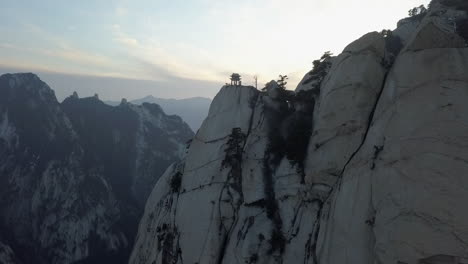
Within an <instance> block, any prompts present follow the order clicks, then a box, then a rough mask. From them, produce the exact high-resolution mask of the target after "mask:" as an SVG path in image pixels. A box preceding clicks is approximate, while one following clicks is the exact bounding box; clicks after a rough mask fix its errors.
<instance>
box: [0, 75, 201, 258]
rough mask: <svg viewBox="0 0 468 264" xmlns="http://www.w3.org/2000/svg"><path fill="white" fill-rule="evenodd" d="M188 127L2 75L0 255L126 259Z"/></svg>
mask: <svg viewBox="0 0 468 264" xmlns="http://www.w3.org/2000/svg"><path fill="white" fill-rule="evenodd" d="M192 137H193V132H192V131H191V129H190V128H189V127H188V125H187V124H186V123H185V122H183V121H182V119H181V118H180V117H178V116H175V115H171V116H169V115H166V114H165V113H164V112H163V111H162V109H161V108H160V107H159V106H158V105H155V104H149V103H144V104H142V105H133V104H129V103H124V102H123V103H121V104H120V105H119V106H115V107H113V106H109V105H106V104H104V103H103V102H102V101H100V100H99V98H98V97H97V96H95V97H88V98H79V97H78V95H77V94H74V95H72V96H70V97H68V98H66V99H65V100H64V101H63V102H62V103H59V102H58V101H57V99H56V97H55V93H54V91H53V90H52V89H51V88H50V87H49V86H48V85H47V84H46V83H44V82H42V81H41V80H40V79H39V78H38V77H37V76H36V75H34V74H31V73H26V74H5V75H2V76H0V263H9V264H12V263H22V264H32V263H34V264H68V263H80V264H92V263H127V260H128V255H129V253H130V249H131V247H132V245H133V240H134V238H135V235H136V230H137V224H138V220H139V218H140V216H141V214H142V212H143V207H144V204H145V201H146V198H147V197H148V195H149V193H150V191H151V189H152V186H153V185H154V184H155V182H156V181H157V180H158V178H159V176H160V175H161V174H162V172H163V171H164V170H165V169H166V167H167V166H168V165H169V164H171V163H172V162H174V161H177V160H179V159H180V158H181V157H182V156H183V155H184V153H185V148H186V142H187V140H189V139H191V138H192Z"/></svg>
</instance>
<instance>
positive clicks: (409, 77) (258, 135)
mask: <svg viewBox="0 0 468 264" xmlns="http://www.w3.org/2000/svg"><path fill="white" fill-rule="evenodd" d="M464 3H465V2H464V1H448V0H441V1H438V2H433V4H432V5H431V8H430V9H429V11H427V12H428V13H425V14H422V15H421V16H419V17H417V18H411V19H408V20H407V21H404V22H400V24H399V28H397V29H396V30H394V31H384V32H382V33H377V32H373V33H369V34H366V35H365V36H363V37H362V38H360V39H359V40H357V41H355V42H353V43H351V44H350V45H349V46H347V47H346V48H345V49H344V51H343V52H342V53H341V54H339V55H338V56H335V57H332V56H324V57H323V58H321V59H319V60H317V61H316V63H314V66H315V67H314V69H312V70H311V72H309V73H308V74H306V76H305V77H304V79H303V80H302V81H301V83H300V84H299V85H298V88H297V89H296V93H294V94H289V93H282V92H280V90H278V89H273V90H275V92H274V93H269V92H259V91H257V90H255V89H252V88H249V87H242V86H239V87H236V86H225V87H223V88H222V89H221V90H220V92H219V93H218V95H217V96H216V97H215V99H214V100H213V103H212V106H211V108H210V113H209V116H208V117H207V119H206V120H205V121H204V123H203V125H202V127H201V128H200V130H199V132H198V133H197V134H196V136H195V138H194V140H193V141H192V143H191V144H190V148H189V152H188V155H187V157H186V158H185V159H184V160H183V161H182V162H180V163H177V164H174V165H173V166H171V167H169V168H168V170H167V171H166V172H165V174H164V176H162V178H161V179H160V181H159V182H158V183H157V184H156V187H155V188H154V189H153V191H152V193H151V195H150V198H149V199H148V202H147V204H146V207H145V214H144V216H143V218H142V220H141V222H140V227H139V232H138V236H137V239H136V243H135V246H134V249H133V252H132V255H131V259H130V263H132V264H133V263H134V264H137V263H187V262H190V263H238V262H242V263H310V264H322V263H323V264H325V263H349V264H354V263H369V264H370V263H408V264H410V263H411V264H412V263H414V264H419V263H431V264H433V263H447V264H448V263H465V262H467V261H468V251H467V243H466V242H465V241H468V232H467V231H466V230H467V229H466V228H465V227H466V223H467V222H468V215H467V214H466V213H464V210H463V207H464V206H465V201H466V200H467V199H468V191H467V190H466V188H463V187H461V186H465V185H467V184H468V179H467V178H466V177H465V175H466V173H464V171H466V170H468V166H467V165H466V163H465V162H463V159H465V156H467V155H468V152H467V149H466V147H465V146H464V144H463V142H464V141H465V140H464V137H465V136H464V135H466V133H468V132H467V131H465V130H466V127H465V126H464V125H463V123H464V118H463V117H464V116H465V114H464V113H465V112H467V111H468V110H467V109H465V108H466V103H464V102H465V101H466V100H468V98H466V97H467V96H466V93H465V92H464V89H465V88H466V85H467V83H468V79H467V75H466V72H467V70H468V69H467V67H468V66H467V65H468V63H467V60H468V53H467V51H466V48H465V46H464V45H463V43H462V42H463V41H462V40H464V36H463V31H460V30H458V29H459V28H460V26H461V25H463V23H464V11H463V12H459V11H460V10H459V9H460V8H461V7H462V6H464ZM442 9H443V10H442ZM442 11H444V12H442ZM455 14H459V16H458V15H456V16H455ZM452 18H453V19H452ZM450 21H452V22H453V21H455V23H456V25H457V27H456V28H454V27H453V23H452V22H450ZM450 23H452V24H450ZM450 25H451V27H450ZM454 183H456V184H454Z"/></svg>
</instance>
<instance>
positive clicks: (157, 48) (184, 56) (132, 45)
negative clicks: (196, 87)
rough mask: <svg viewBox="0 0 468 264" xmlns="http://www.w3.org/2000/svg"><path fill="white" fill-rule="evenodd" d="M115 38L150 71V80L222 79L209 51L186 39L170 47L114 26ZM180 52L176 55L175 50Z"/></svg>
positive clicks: (132, 56) (129, 54)
mask: <svg viewBox="0 0 468 264" xmlns="http://www.w3.org/2000/svg"><path fill="white" fill-rule="evenodd" d="M112 29H113V34H114V41H116V42H117V43H119V44H120V45H121V47H122V48H123V49H124V50H125V52H126V53H127V54H128V56H129V57H130V58H131V59H132V60H134V61H135V62H137V63H138V64H140V65H144V67H143V68H142V69H143V70H144V71H146V72H147V73H148V77H149V78H150V79H157V80H161V79H165V78H171V77H176V78H186V79H194V80H208V81H216V80H219V79H220V76H219V75H218V74H217V73H218V72H219V71H218V69H216V66H215V65H216V64H215V63H213V62H210V59H209V57H210V54H209V52H207V51H205V50H203V49H198V48H196V47H194V46H192V45H189V44H187V43H183V42H176V43H172V44H171V46H172V47H171V50H169V49H168V48H167V47H165V46H164V45H163V44H162V43H161V42H160V41H158V40H157V39H155V38H151V37H147V38H144V39H137V38H135V37H133V36H130V35H129V34H128V33H126V32H124V31H123V30H122V28H121V26H120V25H113V27H112ZM174 51H175V52H176V53H177V54H175V52H174Z"/></svg>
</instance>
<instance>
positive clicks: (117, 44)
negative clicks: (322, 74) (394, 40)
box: [0, 0, 429, 100]
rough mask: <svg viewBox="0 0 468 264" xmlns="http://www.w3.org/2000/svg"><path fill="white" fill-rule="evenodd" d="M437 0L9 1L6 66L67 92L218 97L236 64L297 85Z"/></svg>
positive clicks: (2, 52)
mask: <svg viewBox="0 0 468 264" xmlns="http://www.w3.org/2000/svg"><path fill="white" fill-rule="evenodd" d="M428 2H429V0H392V1H388V0H287V1H286V0H80V1H66V0H1V8H0V36H1V37H0V73H5V72H13V71H18V72H19V71H23V72H24V71H28V72H35V73H38V74H39V76H40V77H41V78H42V79H43V80H44V81H46V82H47V83H48V84H49V85H50V86H51V87H52V88H53V89H54V90H55V91H56V94H57V97H58V98H59V99H63V98H64V97H65V96H67V95H69V94H71V92H72V91H73V90H77V91H78V93H79V94H80V95H81V96H89V95H92V94H94V93H95V92H98V93H99V95H100V97H101V99H103V98H104V99H109V100H119V99H120V98H122V97H125V98H128V99H136V98H141V97H143V96H145V95H148V94H152V95H154V96H156V97H162V98H187V97H194V96H202V97H210V98H212V97H214V95H215V94H216V93H217V91H218V90H219V88H220V87H221V85H223V84H224V83H226V82H228V77H229V75H230V73H232V72H238V73H240V74H241V75H242V76H243V83H244V84H253V82H254V81H253V76H254V75H257V76H258V80H259V85H263V84H264V83H266V82H268V81H269V80H272V79H277V77H278V75H279V74H283V75H284V74H287V75H288V76H289V78H290V80H289V85H288V88H289V89H294V88H295V85H297V83H298V82H299V81H300V79H302V77H303V75H304V74H305V73H307V72H308V71H309V70H310V69H311V67H312V61H313V60H315V59H317V58H319V57H320V56H321V55H322V54H323V53H324V52H325V51H332V52H333V53H334V54H339V53H340V52H341V51H342V50H343V48H344V47H345V46H346V45H347V44H349V43H351V42H352V41H354V40H355V39H357V38H359V37H360V36H362V35H364V34H366V33H368V32H370V31H381V30H382V29H394V28H395V27H396V23H397V22H398V20H399V19H401V18H404V17H406V16H407V14H408V10H409V9H410V8H412V7H415V6H419V5H420V4H426V5H427V4H428Z"/></svg>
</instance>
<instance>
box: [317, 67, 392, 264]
mask: <svg viewBox="0 0 468 264" xmlns="http://www.w3.org/2000/svg"><path fill="white" fill-rule="evenodd" d="M390 70H391V69H388V70H387V71H386V72H385V75H384V77H383V81H382V85H381V87H380V89H379V92H378V94H377V97H376V100H375V102H374V105H373V107H372V110H371V112H370V114H369V118H368V121H367V127H366V130H365V132H364V135H363V137H362V140H361V143H360V144H359V146H358V147H357V148H356V150H355V151H354V152H353V153H352V154H351V156H350V157H349V159H348V160H347V161H346V163H345V165H344V166H343V168H342V169H341V172H340V174H339V175H338V180H337V182H336V183H335V184H334V186H333V188H331V190H330V191H329V192H328V195H327V197H326V198H325V199H324V202H321V203H320V204H319V210H318V212H317V219H316V220H315V221H316V222H315V224H314V231H313V232H314V242H313V244H312V257H313V259H314V264H318V263H319V262H318V255H317V243H318V237H319V234H320V219H321V218H322V211H323V206H324V204H325V202H326V201H328V200H329V199H330V197H331V196H332V193H333V191H334V190H336V187H337V186H338V188H339V187H340V186H341V181H342V178H343V175H344V172H345V171H346V168H347V167H348V165H349V164H350V163H351V161H352V160H353V158H354V157H355V156H356V155H357V153H359V151H360V150H361V149H362V147H363V146H364V143H365V142H366V139H367V136H368V134H369V130H370V128H371V126H372V120H373V119H374V115H375V111H376V109H377V106H378V104H379V101H380V98H381V97H382V93H383V90H384V88H385V84H386V83H387V78H388V74H389V73H390Z"/></svg>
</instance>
